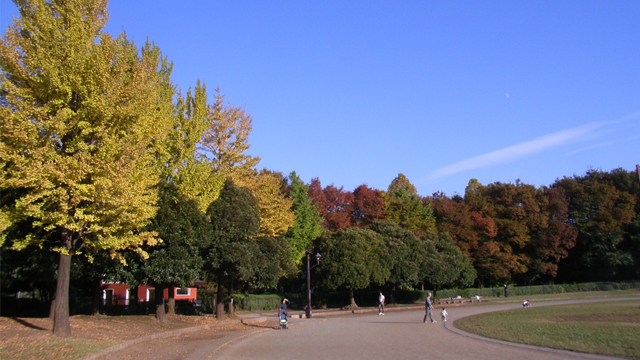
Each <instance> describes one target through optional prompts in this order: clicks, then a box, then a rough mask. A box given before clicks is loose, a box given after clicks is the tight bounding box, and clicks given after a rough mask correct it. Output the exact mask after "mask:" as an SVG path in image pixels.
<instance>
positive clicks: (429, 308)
mask: <svg viewBox="0 0 640 360" xmlns="http://www.w3.org/2000/svg"><path fill="white" fill-rule="evenodd" d="M426 307H427V309H426V311H427V312H426V313H425V314H424V320H422V322H423V323H425V324H426V323H427V316H428V317H429V320H431V322H432V323H434V322H436V321H435V320H433V306H432V305H431V293H430V292H429V293H427V300H426Z"/></svg>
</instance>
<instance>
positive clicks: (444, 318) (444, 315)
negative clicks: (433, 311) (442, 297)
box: [440, 308, 449, 322]
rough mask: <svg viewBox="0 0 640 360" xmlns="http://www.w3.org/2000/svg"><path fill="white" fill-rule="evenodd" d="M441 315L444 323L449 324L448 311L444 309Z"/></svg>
mask: <svg viewBox="0 0 640 360" xmlns="http://www.w3.org/2000/svg"><path fill="white" fill-rule="evenodd" d="M440 315H442V322H447V315H449V313H448V312H447V309H445V308H442V311H440Z"/></svg>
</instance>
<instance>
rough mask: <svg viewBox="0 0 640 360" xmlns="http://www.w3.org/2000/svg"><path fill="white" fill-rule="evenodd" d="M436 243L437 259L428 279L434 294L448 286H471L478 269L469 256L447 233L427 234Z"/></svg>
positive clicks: (429, 239) (433, 263) (428, 238)
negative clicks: (474, 266)
mask: <svg viewBox="0 0 640 360" xmlns="http://www.w3.org/2000/svg"><path fill="white" fill-rule="evenodd" d="M426 240H427V241H429V242H433V244H434V245H435V259H434V261H433V262H432V264H431V269H430V270H429V272H428V276H427V281H428V282H429V283H431V285H433V289H434V292H436V294H434V296H436V297H437V291H438V289H441V288H443V287H446V286H458V287H469V286H471V285H472V284H473V282H474V281H475V280H476V276H477V273H476V270H475V269H474V268H473V265H472V264H471V260H470V259H469V257H468V256H467V255H466V254H465V253H463V252H462V250H460V248H459V247H457V246H456V244H455V243H454V242H453V239H451V237H450V236H449V234H447V233H440V234H434V233H429V234H427V235H426Z"/></svg>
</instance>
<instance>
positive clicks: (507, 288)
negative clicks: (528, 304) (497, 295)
mask: <svg viewBox="0 0 640 360" xmlns="http://www.w3.org/2000/svg"><path fill="white" fill-rule="evenodd" d="M504 297H509V287H508V286H507V284H504Z"/></svg>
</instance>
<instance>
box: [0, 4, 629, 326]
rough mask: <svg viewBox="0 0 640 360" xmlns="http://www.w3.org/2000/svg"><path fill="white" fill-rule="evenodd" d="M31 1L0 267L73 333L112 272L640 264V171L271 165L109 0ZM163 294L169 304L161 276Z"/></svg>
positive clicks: (0, 111)
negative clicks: (139, 37)
mask: <svg viewBox="0 0 640 360" xmlns="http://www.w3.org/2000/svg"><path fill="white" fill-rule="evenodd" d="M16 5H17V6H18V8H19V11H20V16H19V17H18V18H16V19H15V20H14V22H13V23H12V24H10V25H9V26H8V27H7V29H6V32H5V33H4V35H3V37H2V39H1V42H0V70H1V71H2V72H1V74H0V104H1V107H0V115H1V118H2V121H1V123H0V191H2V196H1V198H0V250H1V252H0V256H1V259H0V260H1V264H0V270H1V272H2V273H1V275H2V276H1V281H2V283H1V285H2V292H3V294H14V293H16V292H18V291H30V292H36V291H37V294H38V296H40V297H41V298H42V299H43V300H46V301H51V304H52V306H51V314H52V315H53V318H54V329H53V330H54V334H55V335H57V336H61V337H66V336H70V334H71V329H70V326H69V303H70V297H71V295H74V296H77V295H86V296H90V297H91V298H92V299H93V303H94V309H93V311H94V313H96V312H97V308H98V307H97V306H98V304H99V302H100V294H101V288H100V284H101V282H102V281H121V282H126V283H128V284H130V285H131V286H136V285H138V284H147V285H151V286H154V287H155V288H156V293H160V291H162V290H163V289H166V288H169V289H173V288H175V287H182V286H189V285H192V284H193V283H194V282H195V281H196V280H206V281H207V282H208V284H209V286H210V287H211V288H212V289H215V290H216V291H217V292H218V298H219V299H224V298H228V297H229V296H230V295H231V294H233V293H235V292H240V291H243V292H245V291H246V292H263V291H265V290H276V291H279V290H283V291H302V289H303V284H304V280H303V279H301V274H302V273H303V270H304V264H303V259H304V258H305V256H306V255H307V254H308V253H312V254H315V253H319V254H321V255H322V257H321V265H320V266H318V267H316V268H315V269H314V276H313V277H312V278H313V286H314V288H318V289H326V290H335V289H347V290H350V292H351V293H352V294H353V291H354V290H358V289H366V288H374V287H375V288H387V289H391V290H393V289H406V288H412V287H417V286H424V287H427V288H430V289H441V288H446V287H466V286H471V285H473V284H476V285H479V286H492V284H496V283H509V284H541V283H548V282H554V281H555V282H574V281H599V280H624V279H632V278H633V279H637V278H638V272H639V270H640V254H639V252H640V246H639V241H640V238H639V237H640V228H639V227H640V220H639V216H638V214H639V210H640V208H639V207H640V201H639V199H638V197H639V194H640V186H639V184H638V178H637V175H635V174H634V173H633V172H632V171H626V170H624V169H615V170H612V171H610V172H604V171H600V170H588V171H587V173H586V174H585V175H580V176H577V175H574V176H573V177H565V178H563V179H559V180H557V181H556V182H555V183H554V184H551V185H549V186H548V187H547V186H543V187H540V188H536V187H534V186H531V185H527V184H523V183H521V182H519V181H516V182H515V183H514V184H511V183H508V184H503V183H493V184H487V185H483V184H480V183H479V182H477V181H476V180H471V181H470V182H469V185H468V187H467V188H466V190H465V194H464V195H455V196H453V197H448V196H446V195H445V194H440V193H436V194H433V195H431V196H426V197H425V196H420V195H419V194H417V191H416V189H415V187H414V186H413V185H412V184H411V183H410V181H409V180H408V179H407V178H406V177H405V176H404V175H402V174H399V175H398V177H396V178H395V179H393V180H391V182H390V185H389V187H388V188H387V189H385V190H378V189H372V188H370V187H368V186H367V185H361V186H359V187H357V188H356V189H354V190H353V191H347V190H344V189H343V188H341V187H340V188H338V187H336V186H334V185H328V186H325V187H323V186H322V185H321V183H320V180H319V179H312V180H311V181H310V183H305V182H304V181H303V180H301V179H300V178H299V177H298V176H297V174H296V173H295V172H293V173H291V174H288V175H286V176H285V175H283V174H282V173H280V172H278V171H275V170H270V169H262V170H258V164H259V162H260V158H259V157H255V156H251V155H248V154H247V151H248V149H249V147H250V144H249V135H250V133H251V130H252V123H253V118H252V117H251V115H250V114H248V113H247V112H246V111H245V110H244V109H243V108H240V107H235V106H233V105H231V104H229V103H227V102H226V101H225V98H224V95H222V93H221V92H220V91H219V90H218V89H216V90H215V91H213V92H209V91H208V90H207V87H206V85H205V84H204V82H201V81H198V82H197V83H196V84H195V86H194V87H192V88H189V89H188V90H187V91H186V92H182V91H181V90H180V89H179V88H178V87H177V86H176V85H175V84H174V83H173V82H172V80H171V72H172V68H173V64H172V63H171V62H170V61H169V60H168V59H167V58H166V57H164V56H163V54H162V52H161V51H160V49H159V48H158V47H157V46H155V45H154V44H153V43H150V42H147V43H145V44H143V45H142V46H141V47H138V46H137V45H136V44H135V43H134V42H132V41H131V40H129V39H127V37H126V34H120V35H118V36H116V37H113V36H111V35H110V34H108V33H106V32H105V31H104V26H105V24H106V23H107V21H108V11H107V1H104V0H101V1H95V0H65V1H61V0H33V1H19V2H18V1H16ZM211 95H212V96H211ZM210 96H211V97H210ZM364 180H365V181H366V179H364ZM70 292H71V295H70ZM169 293H170V294H173V291H169ZM170 301H171V300H170ZM222 305H223V302H222V301H220V302H219V308H218V311H217V313H218V315H219V316H222V315H223V314H224V309H223V308H222ZM352 305H353V306H357V304H355V302H354V300H353V296H352ZM155 309H156V317H157V318H158V319H159V320H160V321H164V319H165V318H166V310H165V304H164V303H163V299H162V297H161V296H158V297H156V304H155ZM173 309H174V307H173V306H172V305H170V306H169V312H171V311H173Z"/></svg>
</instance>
